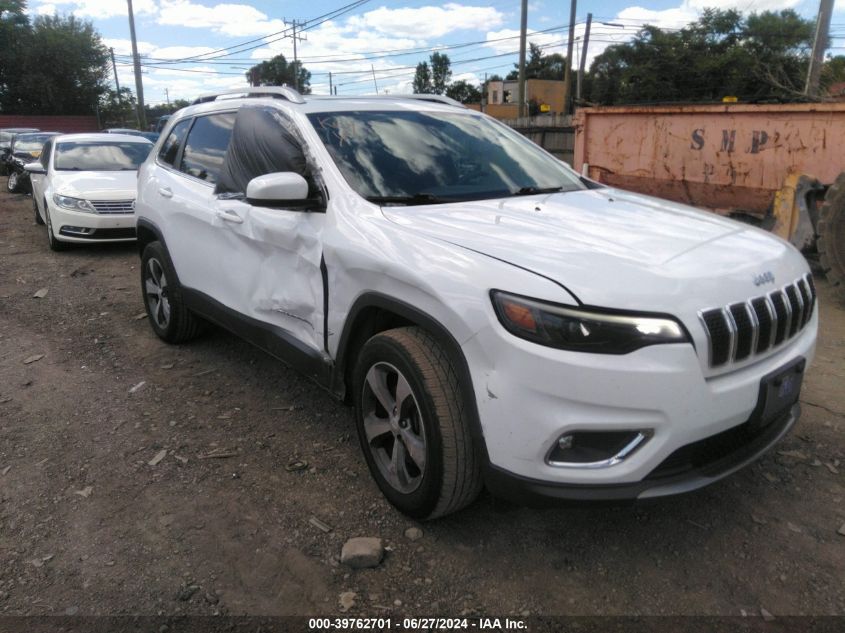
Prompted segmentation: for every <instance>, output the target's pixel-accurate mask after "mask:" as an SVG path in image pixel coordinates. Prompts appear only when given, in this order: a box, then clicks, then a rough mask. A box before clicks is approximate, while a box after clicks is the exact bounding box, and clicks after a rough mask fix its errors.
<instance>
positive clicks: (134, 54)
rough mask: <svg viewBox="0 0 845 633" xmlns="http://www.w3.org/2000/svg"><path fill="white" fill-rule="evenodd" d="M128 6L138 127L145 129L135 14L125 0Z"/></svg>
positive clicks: (128, 2) (145, 118)
mask: <svg viewBox="0 0 845 633" xmlns="http://www.w3.org/2000/svg"><path fill="white" fill-rule="evenodd" d="M126 4H127V5H128V6H129V36H130V37H131V38H132V65H133V66H134V68H135V96H136V97H137V99H138V128H139V129H141V130H146V129H147V115H146V114H145V113H144V82H143V78H142V77H141V58H140V57H139V56H138V40H137V39H136V38H135V14H134V13H133V11H132V0H126Z"/></svg>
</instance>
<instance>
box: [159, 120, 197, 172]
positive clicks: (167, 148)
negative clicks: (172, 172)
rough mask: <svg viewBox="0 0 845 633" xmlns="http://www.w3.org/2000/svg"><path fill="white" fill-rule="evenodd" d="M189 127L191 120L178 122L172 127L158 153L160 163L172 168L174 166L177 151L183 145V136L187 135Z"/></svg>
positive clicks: (177, 154)
mask: <svg viewBox="0 0 845 633" xmlns="http://www.w3.org/2000/svg"><path fill="white" fill-rule="evenodd" d="M189 127H191V119H186V120H184V121H179V123H177V124H176V125H174V126H173V129H172V130H170V134H168V135H167V139H165V141H164V144H163V145H162V146H161V150H159V153H158V159H159V160H160V161H161V162H162V163H164V164H166V165H170V166H172V167H175V166H176V157H177V156H179V150H180V149H181V148H182V145H184V143H185V135H186V134H187V133H188V128H189Z"/></svg>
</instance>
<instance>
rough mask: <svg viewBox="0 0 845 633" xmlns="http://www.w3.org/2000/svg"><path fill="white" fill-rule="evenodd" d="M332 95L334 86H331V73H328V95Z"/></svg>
mask: <svg viewBox="0 0 845 633" xmlns="http://www.w3.org/2000/svg"><path fill="white" fill-rule="evenodd" d="M333 94H334V86H333V85H332V71H329V95H333Z"/></svg>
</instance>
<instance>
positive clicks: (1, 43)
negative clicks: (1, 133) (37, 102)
mask: <svg viewBox="0 0 845 633" xmlns="http://www.w3.org/2000/svg"><path fill="white" fill-rule="evenodd" d="M29 35H30V25H29V18H28V17H27V15H26V2H25V1H24V0H0V112H4V111H8V110H9V109H10V106H13V105H14V100H13V97H12V95H14V94H15V93H16V90H17V84H18V81H19V80H20V76H21V74H22V69H21V68H20V67H19V64H20V58H21V54H22V52H23V51H24V50H25V46H24V43H25V41H26V40H28V39H29Z"/></svg>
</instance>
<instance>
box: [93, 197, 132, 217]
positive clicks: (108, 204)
mask: <svg viewBox="0 0 845 633" xmlns="http://www.w3.org/2000/svg"><path fill="white" fill-rule="evenodd" d="M89 202H90V203H91V206H92V207H94V209H95V210H96V211H97V213H102V214H110V213H114V214H129V213H135V201H134V200H90V201H89Z"/></svg>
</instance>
